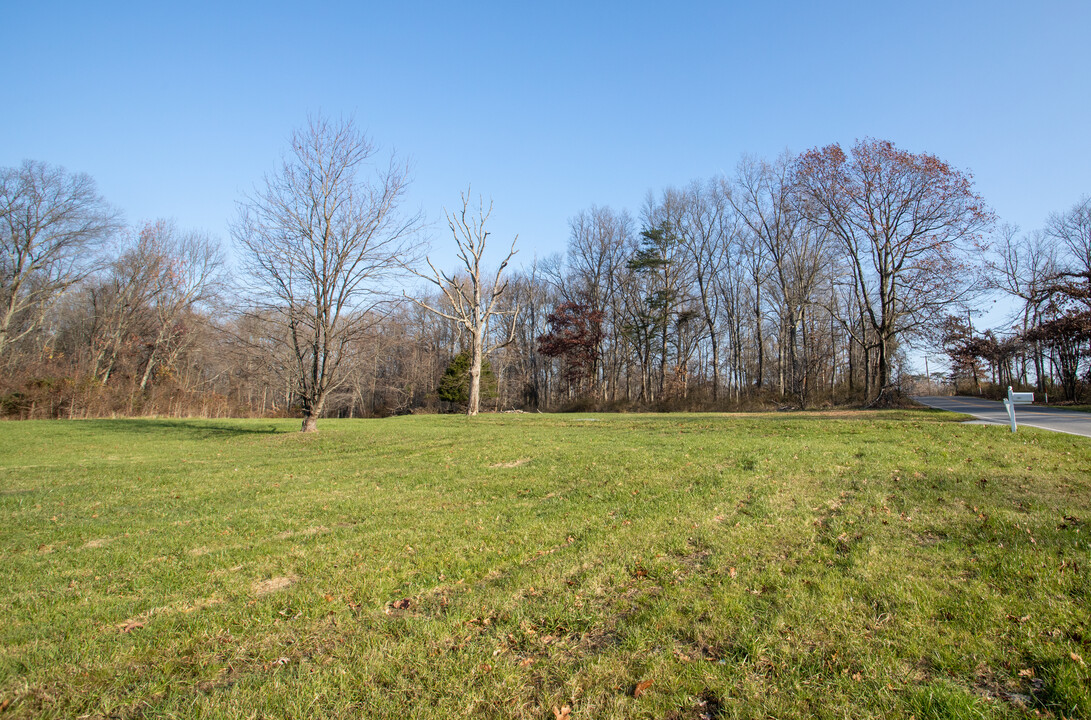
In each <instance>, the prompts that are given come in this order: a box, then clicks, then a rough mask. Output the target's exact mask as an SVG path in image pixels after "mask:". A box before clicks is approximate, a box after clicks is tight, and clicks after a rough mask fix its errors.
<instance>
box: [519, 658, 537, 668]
mask: <svg viewBox="0 0 1091 720" xmlns="http://www.w3.org/2000/svg"><path fill="white" fill-rule="evenodd" d="M533 664H534V658H524V659H522V660H520V661H519V667H530V666H531V665H533Z"/></svg>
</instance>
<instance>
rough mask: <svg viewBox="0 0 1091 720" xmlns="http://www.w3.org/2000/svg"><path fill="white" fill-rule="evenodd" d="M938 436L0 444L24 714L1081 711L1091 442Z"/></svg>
mask: <svg viewBox="0 0 1091 720" xmlns="http://www.w3.org/2000/svg"><path fill="white" fill-rule="evenodd" d="M957 419H958V416H954V415H950V414H946V413H940V412H935V411H900V412H882V413H841V414H772V415H738V416H726V415H660V416H651V415H600V416H573V415H501V416H483V417H480V418H477V419H476V420H473V421H468V420H467V419H465V418H463V417H452V416H446V417H438V416H432V417H406V418H397V419H389V420H357V421H331V420H325V421H322V422H321V423H320V426H319V427H320V432H319V433H318V434H316V435H311V436H303V435H300V434H299V433H295V432H292V431H293V430H294V429H295V427H296V422H295V421H260V420H255V421H168V420H161V421H157V420H118V421H83V422H24V423H2V424H0V517H2V519H3V524H2V525H0V539H2V542H0V605H2V606H3V607H5V608H7V609H6V610H5V611H4V613H3V615H2V618H3V620H2V622H0V706H3V707H4V708H6V709H5V711H4V712H3V713H0V715H2V716H5V717H77V716H89V717H117V718H136V717H156V718H158V717H187V718H188V717H240V718H241V717H283V718H297V717H322V718H341V717H344V718H355V717H384V718H406V717H411V718H412V717H419V718H449V717H464V716H465V717H486V718H487V717H496V718H509V717H517V718H556V717H558V716H565V714H566V711H565V708H566V707H567V708H570V712H571V717H574V718H577V717H585V718H615V717H646V718H677V719H683V718H694V719H696V718H713V717H724V718H734V717H740V718H741V717H779V718H784V717H828V718H843V717H853V718H861V717H872V716H874V717H909V716H910V715H913V716H915V717H916V718H917V719H918V720H923V719H925V718H990V717H1040V716H1053V717H1062V716H1063V717H1070V718H1071V717H1091V667H1089V664H1091V611H1089V608H1091V522H1089V519H1091V492H1089V490H1091V479H1089V469H1091V442H1089V441H1088V440H1087V439H1085V438H1080V437H1075V436H1071V435H1061V434H1051V433H1047V432H1044V431H1038V430H1035V429H1033V428H1027V429H1020V432H1019V433H1018V434H1016V435H1012V434H1011V433H1008V432H1006V431H1005V429H1004V428H1000V427H987V426H965V425H960V424H958V423H956V422H953V421H954V420H957Z"/></svg>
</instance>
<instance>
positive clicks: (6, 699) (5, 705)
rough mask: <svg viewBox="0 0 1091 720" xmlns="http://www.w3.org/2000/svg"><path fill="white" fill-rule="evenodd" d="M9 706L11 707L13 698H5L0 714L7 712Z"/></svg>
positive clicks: (1, 703) (0, 705)
mask: <svg viewBox="0 0 1091 720" xmlns="http://www.w3.org/2000/svg"><path fill="white" fill-rule="evenodd" d="M8 705H11V698H4V702H0V712H4V711H5V710H7V709H8Z"/></svg>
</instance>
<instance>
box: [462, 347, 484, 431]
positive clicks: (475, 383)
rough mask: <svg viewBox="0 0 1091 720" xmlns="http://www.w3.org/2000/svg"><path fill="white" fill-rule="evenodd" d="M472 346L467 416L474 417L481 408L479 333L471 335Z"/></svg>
mask: <svg viewBox="0 0 1091 720" xmlns="http://www.w3.org/2000/svg"><path fill="white" fill-rule="evenodd" d="M470 344H471V345H472V347H471V348H470V401H469V403H468V404H467V405H466V414H467V415H469V416H470V417H473V416H474V415H477V413H478V411H479V409H480V407H481V338H480V337H479V336H478V334H477V333H473V334H471V336H470Z"/></svg>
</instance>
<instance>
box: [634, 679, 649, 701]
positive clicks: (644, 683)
mask: <svg viewBox="0 0 1091 720" xmlns="http://www.w3.org/2000/svg"><path fill="white" fill-rule="evenodd" d="M651 686H652V681H651V680H641V681H640V682H638V683H637V684H636V687H635V688H633V697H634V698H638V697H640V696H641V695H643V694H644V693H646V692H648V688H650V687H651Z"/></svg>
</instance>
